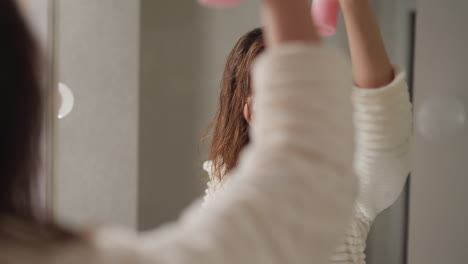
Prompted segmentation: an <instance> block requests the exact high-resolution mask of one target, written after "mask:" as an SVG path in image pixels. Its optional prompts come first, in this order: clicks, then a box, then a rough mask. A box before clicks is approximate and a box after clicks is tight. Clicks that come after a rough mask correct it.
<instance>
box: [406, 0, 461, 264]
mask: <svg viewBox="0 0 468 264" xmlns="http://www.w3.org/2000/svg"><path fill="white" fill-rule="evenodd" d="M418 5H419V6H418V8H419V14H418V32H417V50H416V76H415V77H416V78H415V84H416V85H415V115H416V124H415V130H414V139H413V145H414V148H413V151H414V152H413V167H414V169H413V177H412V180H411V193H410V194H411V197H410V208H411V210H410V223H409V231H410V232H409V255H408V263H409V264H419V263H426V264H435V263H466V262H467V259H468V251H467V248H468V229H467V228H466V223H467V219H468V207H467V204H468V196H467V191H466V187H467V186H468V177H467V168H468V166H467V157H468V133H467V132H468V125H467V115H468V110H467V105H468V90H467V86H468V74H467V72H468V71H467V69H468V52H467V51H466V48H467V47H468V23H467V16H466V10H468V2H467V1H459V0H447V1H443V2H442V1H437V0H424V1H419V3H418Z"/></svg>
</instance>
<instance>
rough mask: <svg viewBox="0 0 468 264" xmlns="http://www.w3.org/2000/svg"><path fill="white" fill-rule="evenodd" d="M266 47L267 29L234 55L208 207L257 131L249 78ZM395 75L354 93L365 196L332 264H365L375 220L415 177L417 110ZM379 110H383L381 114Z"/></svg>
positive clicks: (218, 121)
mask: <svg viewBox="0 0 468 264" xmlns="http://www.w3.org/2000/svg"><path fill="white" fill-rule="evenodd" d="M264 48H265V46H264V41H263V34H262V30H261V29H254V30H253V31H250V32H248V33H247V34H245V35H244V36H243V37H241V38H240V40H239V41H238V42H237V44H236V45H235V47H234V49H233V50H232V51H231V53H230V55H229V56H228V59H227V65H226V68H225V71H224V75H223V79H222V82H221V92H220V98H219V109H218V112H217V115H216V117H215V119H214V120H213V123H212V124H211V126H210V128H211V129H213V134H212V137H213V139H212V143H211V148H210V155H209V160H208V161H206V162H205V163H204V164H203V168H204V169H205V170H206V171H207V173H208V174H209V182H208V188H207V189H206V191H205V192H206V196H205V203H209V202H210V200H214V199H215V198H216V193H217V192H218V191H220V190H221V189H222V188H223V186H224V185H225V184H227V181H228V180H229V178H230V177H229V175H228V174H229V172H230V171H232V170H233V169H234V168H235V167H236V164H237V163H238V158H239V156H240V153H241V151H242V149H243V148H244V147H245V146H247V144H248V143H249V134H248V132H249V126H250V125H252V126H255V122H253V123H252V122H251V120H252V115H254V111H253V107H252V98H253V95H252V89H251V81H250V75H249V73H250V69H251V66H252V63H253V61H254V59H255V57H256V56H258V55H259V54H260V53H261V52H262V51H263V50H264ZM395 73H396V77H395V78H394V80H393V81H392V82H391V83H389V84H388V85H386V86H385V87H380V88H379V89H375V90H367V89H361V88H358V87H355V88H354V90H353V92H354V94H353V99H354V100H353V103H354V109H355V115H354V118H355V126H356V134H357V152H356V157H355V161H356V162H355V167H356V172H357V174H358V176H359V180H360V190H361V192H360V199H359V200H358V201H357V203H356V206H355V210H354V218H353V219H352V221H351V222H350V226H349V228H348V231H347V234H346V238H345V240H344V241H343V242H342V243H341V244H340V245H339V246H338V247H337V248H336V250H335V252H334V253H333V255H332V257H331V261H332V262H334V261H336V262H340V263H343V261H349V262H352V263H362V262H364V259H365V255H364V250H365V247H366V238H367V234H368V231H369V228H370V225H371V223H372V221H373V220H374V218H375V217H376V216H377V214H378V213H380V212H381V211H383V210H384V209H386V208H388V207H389V206H390V205H392V204H393V203H394V202H395V201H396V199H397V198H398V196H399V194H400V192H401V191H402V188H403V185H404V183H405V181H406V177H407V175H408V174H409V170H410V163H409V136H410V129H409V127H410V120H411V116H410V112H411V106H410V102H409V96H408V92H407V87H406V82H405V75H404V73H402V72H399V71H398V69H396V71H395ZM253 101H255V100H253ZM376 106H378V107H379V108H380V109H377V110H375V107H376ZM329 107H330V108H333V106H329ZM379 120H393V121H390V122H388V121H385V122H382V121H379ZM310 122H311V123H313V122H314V120H313V119H311V120H310ZM318 125H319V124H318ZM312 136H313V135H311V137H312Z"/></svg>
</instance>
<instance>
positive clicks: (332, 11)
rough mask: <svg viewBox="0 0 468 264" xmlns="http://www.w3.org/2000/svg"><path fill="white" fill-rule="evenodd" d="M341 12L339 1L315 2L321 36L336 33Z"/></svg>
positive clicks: (206, 0) (229, 2) (203, 0)
mask: <svg viewBox="0 0 468 264" xmlns="http://www.w3.org/2000/svg"><path fill="white" fill-rule="evenodd" d="M198 2H199V3H200V4H202V5H205V6H209V7H218V8H221V7H231V6H235V5H237V4H240V3H241V2H242V0H198ZM339 11H340V3H339V0H314V1H313V3H312V14H313V17H314V20H315V21H314V22H315V24H316V26H317V28H318V30H319V32H320V34H322V35H324V36H331V35H334V34H335V33H336V26H337V24H338V16H339Z"/></svg>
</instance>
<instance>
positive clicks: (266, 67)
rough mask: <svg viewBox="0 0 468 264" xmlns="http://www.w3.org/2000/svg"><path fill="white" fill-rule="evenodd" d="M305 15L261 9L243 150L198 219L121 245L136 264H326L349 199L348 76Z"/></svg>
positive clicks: (274, 0)
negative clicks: (250, 118) (261, 36)
mask: <svg viewBox="0 0 468 264" xmlns="http://www.w3.org/2000/svg"><path fill="white" fill-rule="evenodd" d="M283 8H284V9H283ZM308 10H309V8H308V5H307V1H306V0H265V1H264V9H263V11H264V15H265V16H264V17H265V26H266V27H267V28H268V29H266V32H267V35H268V45H269V47H268V49H267V51H266V52H265V54H263V55H262V56H261V57H260V58H259V59H258V61H257V62H256V65H255V66H254V68H253V72H252V76H253V88H254V93H255V98H256V99H255V100H256V112H255V116H254V122H255V126H254V127H253V128H252V131H251V144H250V145H249V146H248V147H247V148H246V150H245V152H244V153H243V154H242V155H241V159H240V163H239V165H238V167H237V168H236V169H235V170H234V171H232V173H231V180H230V183H229V184H228V185H227V186H226V187H225V188H224V189H223V192H220V193H218V194H217V199H216V200H213V201H212V202H210V203H208V204H207V206H206V208H204V210H200V209H199V205H196V206H195V207H194V209H193V210H191V211H189V212H187V213H186V214H185V216H184V217H182V219H181V220H179V221H178V222H177V223H175V224H173V225H171V226H169V227H166V228H165V229H162V230H161V231H158V232H156V233H154V234H147V235H145V236H144V237H143V238H142V239H137V240H133V241H132V240H128V239H123V240H122V241H123V242H122V244H124V245H128V247H130V248H132V249H134V251H131V253H132V254H133V255H138V256H141V255H143V256H144V259H145V260H146V262H144V263H191V264H198V263H200V264H201V263H203V264H214V263H216V264H218V263H225V264H239V263H243V264H251V263H252V264H284V263H318V264H319V263H327V262H328V257H329V254H330V253H331V251H332V249H333V246H334V245H335V243H336V242H337V240H338V238H339V236H340V235H342V233H343V232H344V229H345V226H346V223H347V222H348V220H349V218H350V216H351V211H352V205H353V202H354V201H355V197H356V179H355V177H354V175H353V172H352V154H353V146H352V145H353V142H352V137H351V136H352V134H353V129H352V122H351V102H350V90H349V83H350V82H351V72H350V69H349V65H348V63H347V62H346V60H345V59H343V58H342V57H341V56H338V55H337V54H335V53H334V52H331V51H328V50H326V49H324V48H323V47H319V46H318V45H317V41H318V37H317V35H316V33H315V31H314V29H313V27H312V25H311V22H310V16H309V12H308ZM330 105H333V106H334V107H333V108H331V107H330ZM311 119H313V120H314V122H309V121H308V120H311ZM311 135H313V136H312V137H311ZM156 209H157V208H155V210H156ZM105 236H106V235H105V234H103V235H102V236H101V239H99V241H101V242H104V243H105V240H106V238H105ZM114 253H118V254H125V253H127V254H128V252H126V251H124V250H118V251H114Z"/></svg>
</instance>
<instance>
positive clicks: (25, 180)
mask: <svg viewBox="0 0 468 264" xmlns="http://www.w3.org/2000/svg"><path fill="white" fill-rule="evenodd" d="M0 38H1V41H0V90H1V96H0V241H2V242H3V240H5V239H8V241H9V243H12V241H15V242H21V243H22V244H24V243H26V242H25V241H26V240H30V241H34V240H33V239H29V237H28V239H26V237H27V236H25V235H21V236H18V235H17V234H18V232H20V231H21V232H22V233H23V234H27V235H28V236H30V237H32V236H35V237H36V238H37V237H40V238H43V239H44V240H57V241H58V240H60V241H63V240H65V239H66V240H68V238H72V237H73V235H72V234H71V233H69V232H67V231H65V230H63V229H61V228H59V227H57V226H56V225H55V224H53V223H52V222H51V221H48V220H46V219H42V218H41V217H40V215H42V214H38V213H37V211H38V209H40V208H37V201H38V199H39V197H38V196H37V192H36V191H32V190H35V189H37V188H38V169H39V164H40V163H39V162H40V147H39V146H40V139H41V130H42V120H43V114H44V111H43V110H44V108H43V107H44V105H43V101H42V93H43V91H42V88H41V81H40V79H41V74H42V72H41V71H40V68H39V66H40V65H41V62H40V61H41V60H40V52H39V49H38V45H37V43H36V40H35V39H34V36H33V34H32V32H31V30H30V28H29V25H28V24H27V22H26V20H25V19H24V18H23V15H22V13H21V9H20V8H19V6H18V1H15V0H0ZM0 258H1V256H0Z"/></svg>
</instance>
